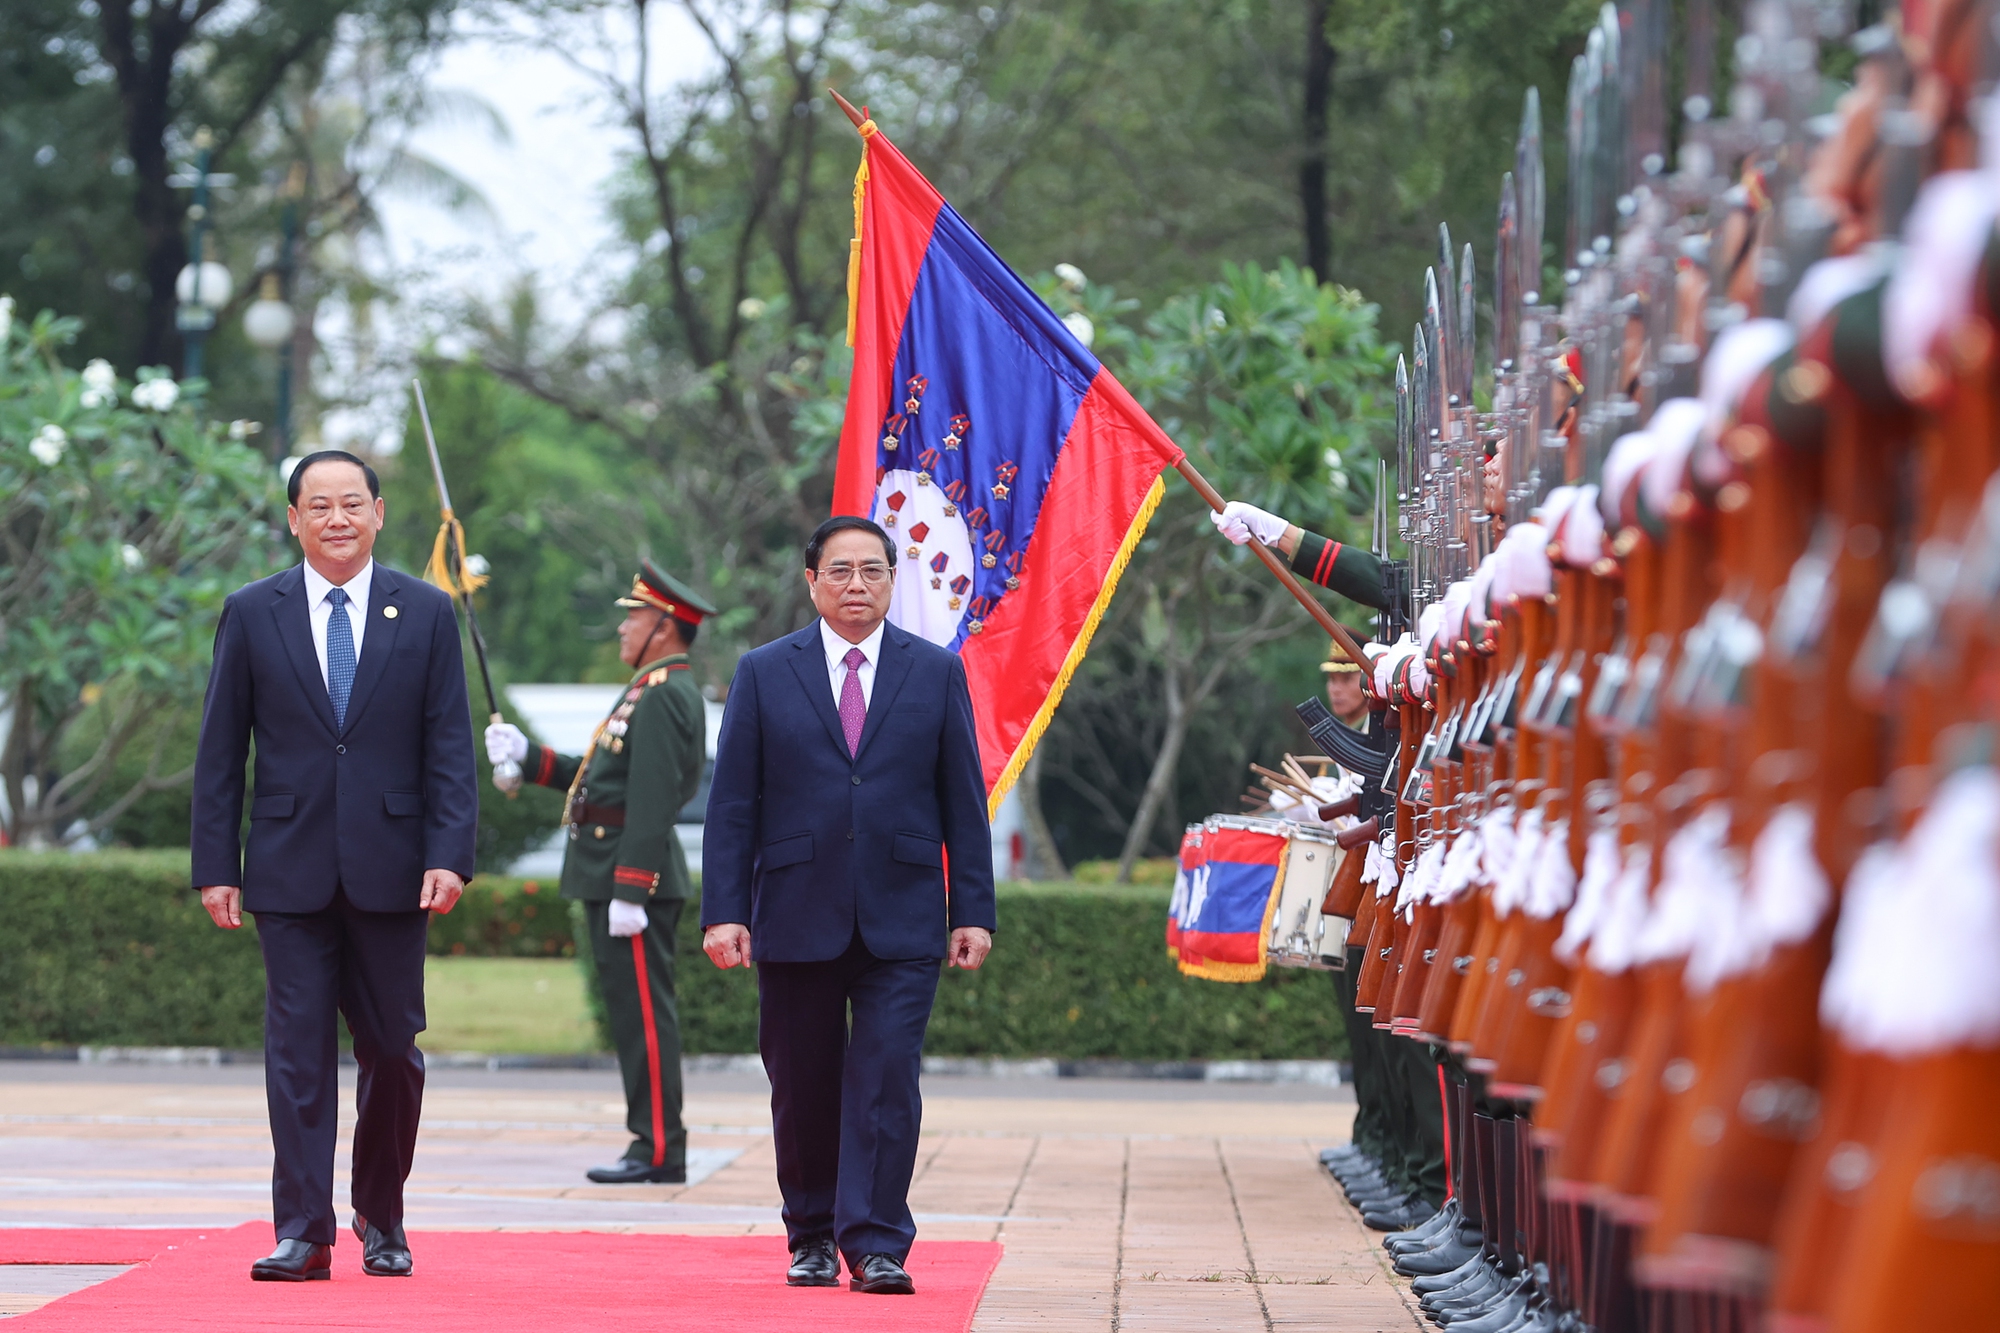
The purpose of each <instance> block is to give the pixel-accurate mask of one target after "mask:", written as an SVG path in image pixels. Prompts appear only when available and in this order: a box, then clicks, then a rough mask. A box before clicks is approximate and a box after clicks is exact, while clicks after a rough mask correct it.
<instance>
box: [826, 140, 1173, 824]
mask: <svg viewBox="0 0 2000 1333" xmlns="http://www.w3.org/2000/svg"><path fill="white" fill-rule="evenodd" d="M861 137H862V142H863V150H862V151H863V157H862V162H861V169H860V171H859V172H858V173H856V176H855V185H854V193H855V231H856V239H855V242H854V248H853V253H852V255H851V259H850V264H849V269H848V341H849V343H850V344H852V346H853V347H854V378H853V381H852V383H851V384H850V386H849V388H848V393H847V416H846V420H845V422H844V424H843V425H842V427H841V434H840V457H839V462H838V465H837V467H836V470H835V475H834V488H833V512H834V513H836V514H864V515H867V516H869V517H871V518H873V519H874V520H875V521H876V522H877V523H880V524H882V526H883V527H884V528H886V529H887V530H888V532H889V535H890V536H891V537H892V538H893V539H894V541H895V544H896V547H897V554H898V557H899V559H898V560H897V565H896V588H895V595H894V600H893V602H892V603H891V605H890V610H889V618H890V619H891V620H893V621H894V622H895V623H896V624H897V625H899V626H901V627H902V628H904V629H906V630H908V631H910V632H911V633H915V634H920V635H922V636H923V637H925V638H927V639H929V640H931V641H932V642H934V643H939V644H942V645H944V646H945V647H948V648H950V649H952V650H953V651H955V652H957V653H958V654H959V656H960V657H961V658H962V659H963V660H964V662H965V670H966V678H967V683H968V685H969V686H970V688H971V692H972V703H973V710H974V713H975V715H976V720H977V723H978V729H979V753H980V756H981V758H982V761H983V762H984V765H985V769H986V787H987V792H988V794H989V800H990V802H991V805H992V807H993V808H994V809H997V808H998V807H999V803H1000V798H1001V797H1002V796H1004V795H1005V794H1006V791H1007V789H1008V788H1009V787H1010V786H1012V785H1013V782H1014V779H1015V778H1016V777H1018V776H1019V774H1020V771H1021V768H1022V766H1023V765H1025V764H1026V763H1027V759H1028V756H1029V754H1030V753H1032V752H1033V750H1034V747H1035V743H1036V741H1038V740H1039V739H1040V737H1041V733H1042V731H1043V729H1044V728H1045V727H1046V726H1047V725H1048V719H1049V716H1050V715H1051V714H1052V713H1053V712H1054V711H1055V706H1056V704H1057V703H1058V702H1059V701H1060V699H1061V697H1062V692H1063V688H1064V687H1065V686H1066V685H1067V684H1068V682H1069V678H1070V676H1071V674H1072V673H1074V671H1075V670H1076V667H1077V665H1078V663H1080V662H1081V661H1082V659H1083V654H1084V651H1085V649H1086V648H1088V647H1089V644H1090V637H1091V634H1092V633H1093V632H1094V631H1095V630H1096V628H1097V624H1098V621H1099V620H1100V619H1101V618H1102V617H1103V614H1104V609H1105V607H1106V606H1107V605H1108V604H1109V603H1110V600H1111V594H1112V592H1113V591H1114V590H1115V589H1116V588H1117V586H1118V577H1119V575H1120V574H1121V573H1123V572H1124V568H1125V565H1126V563H1127V562H1128V561H1129V560H1130V559H1131V555H1132V550H1133V548H1134V547H1135V546H1136V545H1137V544H1138V541H1139V537H1140V535H1141V534H1142V533H1143V532H1144V531H1145V527H1146V522H1147V520H1148V519H1149V518H1151V517H1152V513H1153V510H1154V509H1155V508H1156V507H1157V506H1158V504H1159V502H1160V496H1161V494H1162V493H1163V485H1162V482H1161V480H1160V473H1161V472H1162V471H1163V470H1164V469H1165V468H1168V467H1171V466H1173V465H1174V464H1175V463H1177V462H1179V461H1180V458H1181V451H1180V449H1179V448H1177V447H1176V446H1175V445H1174V442H1173V441H1172V440H1170V439H1168V438H1167V436H1166V433H1165V432H1164V431H1162V430H1161V429H1160V428H1159V426H1158V425H1156V424H1155V423H1154V421H1153V419H1152V418H1151V417H1149V416H1147V415H1146V413H1145V411H1144V410H1143V409H1142V408H1141V407H1140V406H1139V405H1138V404H1137V403H1136V402H1134V401H1133V399H1132V396H1131V395H1130V394H1129V393H1127V392H1126V391H1125V389H1124V387H1123V386H1122V385H1120V384H1119V383H1118V381H1117V380H1115V379H1113V378H1112V377H1111V375H1110V373H1109V372H1107V371H1106V370H1105V369H1104V367H1103V366H1101V365H1099V364H1098V361H1097V358H1096V357H1094V356H1092V355H1091V354H1090V351H1089V349H1088V348H1086V347H1085V346H1084V345H1083V344H1082V343H1081V342H1080V341H1078V339H1077V337H1076V335H1075V334H1073V333H1071V332H1070V331H1069V329H1068V328H1066V327H1064V325H1063V322H1062V321H1061V320H1060V319H1059V318H1057V316H1056V314H1055V312H1054V311H1052V310H1050V309H1049V307H1048V306H1047V304H1046V303H1044V302H1043V301H1042V299H1041V298H1040V297H1038V296H1036V295H1035V293H1034V291H1033V290H1032V289H1031V288H1029V286H1028V285H1027V284H1026V283H1025V282H1023V281H1022V280H1021V279H1020V277H1019V276H1017V275H1016V274H1015V273H1014V271H1013V270H1012V269H1010V268H1009V267H1008V266H1007V265H1006V263H1005V262H1004V261H1002V260H1001V258H1000V257H999V256H998V255H996V254H995V253H993V251H992V249H991V248H989V247H988V246H987V244H986V242H984V241H983V240H981V239H980V238H979V235H978V233H976V232H974V231H973V230H972V228H971V227H969V226H967V225H966V222H965V220H964V219H963V218H961V217H959V215H958V214H957V213H956V212H955V211H953V209H952V207H951V205H949V204H947V203H946V202H945V201H944V197H943V196H942V195H940V194H939V193H938V192H937V191H936V189H934V188H933V187H932V186H931V183H930V182H929V181H927V180H925V179H924V178H923V176H922V175H921V174H920V173H919V172H918V171H917V169H916V168H915V167H913V166H911V165H910V163H909V160H908V159H906V158H905V157H904V156H903V155H902V154H901V153H899V152H897V151H896V148H895V146H894V145H892V144H891V143H890V142H889V141H888V139H887V138H885V137H884V136H883V135H882V134H881V132H880V131H879V130H877V129H876V128H875V122H874V121H872V120H870V121H865V122H863V124H862V126H861Z"/></svg>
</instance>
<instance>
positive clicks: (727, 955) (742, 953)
mask: <svg viewBox="0 0 2000 1333" xmlns="http://www.w3.org/2000/svg"><path fill="white" fill-rule="evenodd" d="M701 951H702V952H703V953H705V954H707V955H708V959H709V961H710V962H712V963H714V964H715V965H716V966H717V967H748V966H750V927H748V926H745V925H741V924H739V923H737V922H734V921H721V922H717V923H716V924H715V925H713V926H710V927H709V928H708V929H707V930H706V931H704V932H703V933H702V937H701Z"/></svg>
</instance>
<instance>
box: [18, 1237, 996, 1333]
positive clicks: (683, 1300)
mask: <svg viewBox="0 0 2000 1333" xmlns="http://www.w3.org/2000/svg"><path fill="white" fill-rule="evenodd" d="M119 1234H120V1233H117V1232H110V1231H107V1232H99V1233H91V1232H88V1231H45V1232H24V1231H11V1232H0V1255H6V1256H14V1255H17V1254H23V1253H34V1254H38V1255H39V1254H46V1255H47V1256H48V1257H45V1258H36V1259H32V1260H22V1259H19V1258H16V1259H14V1262H17V1263H18V1262H36V1263H57V1262H62V1263H106V1262H120V1261H125V1260H130V1259H132V1258H133V1257H135V1256H136V1255H138V1254H140V1253H143V1252H144V1251H145V1250H146V1249H147V1248H148V1247H149V1246H157V1247H158V1249H157V1257H155V1258H154V1259H153V1260H152V1261H151V1262H148V1263H143V1264H142V1265H141V1266H140V1267H137V1268H134V1269H132V1270H131V1271H130V1272H128V1273H126V1274H124V1275H123V1276H120V1277H116V1278H113V1279H112V1280H111V1281H109V1282H105V1283H102V1284H100V1285H98V1286H95V1287H91V1288H89V1289H87V1290H84V1291H79V1292H77V1293H76V1294H74V1295H72V1296H65V1297H63V1298H62V1299H61V1300H59V1301H56V1302H54V1303H53V1304H50V1305H45V1306H43V1307H42V1308H41V1309H40V1310H37V1311H35V1312H33V1313H31V1314H25V1315H19V1316H16V1317H15V1318H13V1319H10V1320H9V1321H8V1327H9V1329H10V1330H11V1329H21V1330H23V1333H40V1331H41V1330H54V1329H78V1330H89V1331H90V1333H140V1331H141V1330H144V1331H145V1333H151V1331H152V1330H165V1329H183V1328H185V1329H197V1328H198V1329H201V1330H203V1333H250V1331H251V1330H259V1331H260V1333H261V1331H262V1330H297V1329H333V1328H338V1329H390V1328H396V1329H421V1330H423V1333H461V1331H462V1333H510V1331H511V1330H516V1329H534V1330H554V1329H559V1330H563V1333H570V1331H571V1330H576V1331H577V1333H595V1331H597V1330H602V1331H603V1333H639V1331H640V1330H644V1333H654V1331H655V1330H672V1331H673V1333H681V1330H688V1331H689V1333H694V1331H696V1330H710V1329H713V1330H717V1333H722V1330H728V1333H761V1330H766V1329H769V1330H781V1329H782V1330H786V1331H787V1333H790V1331H791V1330H796V1329H800V1328H801V1327H804V1326H806V1325H810V1326H811V1333H850V1331H851V1333H905V1331H906V1330H907V1331H908V1333H918V1331H919V1330H921V1333H966V1330H967V1329H969V1328H970V1327H971V1326H972V1314H973V1311H974V1310H975V1309H976V1308H977V1307H978V1305H979V1297H980V1294H981V1293H982V1292H983V1291H985V1289H986V1280H987V1278H989V1277H991V1276H992V1273H993V1268H994V1266H995V1265H996V1264H998V1263H999V1262H1000V1246H999V1245H997V1244H993V1243H991V1242H986V1241H918V1242H917V1247H916V1249H915V1250H913V1251H912V1252H911V1254H910V1263H909V1269H910V1276H911V1277H912V1278H914V1279H915V1280H916V1284H917V1294H916V1295H915V1296H863V1295H860V1294H859V1293H856V1292H851V1291H848V1290H847V1288H846V1287H845V1286H844V1285H843V1286H841V1287H838V1288H816V1289H814V1288H793V1287H787V1286H786V1285H785V1282H784V1270H785V1243H784V1240H783V1239H782V1238H781V1237H777V1236H659V1235H617V1234H606V1233H591V1232H465V1231H418V1232H412V1233H411V1236H410V1248H411V1250H412V1251H413V1252H414V1254H415V1256H416V1266H417V1272H416V1276H415V1277H412V1278H404V1279H396V1278H371V1277H366V1276H363V1274H362V1272H361V1247H360V1245H359V1244H357V1243H356V1242H355V1240H354V1238H353V1237H352V1236H343V1237H342V1243H341V1244H339V1245H337V1246H335V1247H334V1251H333V1280H332V1281H330V1282H306V1283H296V1284H295V1283H283V1282H252V1281H250V1273H249V1268H250V1261H251V1260H252V1259H255V1258H257V1257H258V1256H260V1255H262V1254H265V1253H268V1252H269V1250H270V1248H271V1228H270V1224H269V1223H262V1222H258V1223H249V1224H246V1225H244V1226H240V1227H237V1228H235V1229H234V1230H231V1231H209V1232H206V1233H198V1232H187V1233H170V1232H125V1233H123V1235H124V1236H125V1237H127V1238H139V1237H152V1238H155V1239H151V1240H146V1239H127V1240H125V1241H123V1242H121V1241H119V1240H116V1239H113V1237H116V1236H118V1235H119ZM202 1234H205V1235H206V1236H207V1237H208V1239H206V1240H198V1239H196V1236H198V1235H202ZM86 1237H91V1239H84V1238H86ZM99 1237H101V1239H99ZM161 1238H164V1239H161ZM166 1245H173V1246H175V1247H176V1248H173V1249H166V1248H165V1246H166Z"/></svg>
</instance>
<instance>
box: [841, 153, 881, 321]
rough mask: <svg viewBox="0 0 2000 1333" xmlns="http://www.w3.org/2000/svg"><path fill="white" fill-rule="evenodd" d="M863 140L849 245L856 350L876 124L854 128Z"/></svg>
mask: <svg viewBox="0 0 2000 1333" xmlns="http://www.w3.org/2000/svg"><path fill="white" fill-rule="evenodd" d="M855 132H856V133H858V134H859V135H860V136H861V165H860V166H858V167H856V168H855V169H854V239H853V240H851V241H849V242H848V243H847V345H848V346H849V347H852V346H854V324H855V321H856V320H858V319H859V318H860V317H861V205H862V201H863V200H865V199H866V198H867V197H868V141H869V140H870V139H872V138H874V137H875V122H874V121H872V120H864V121H862V122H861V123H860V124H859V125H857V126H855Z"/></svg>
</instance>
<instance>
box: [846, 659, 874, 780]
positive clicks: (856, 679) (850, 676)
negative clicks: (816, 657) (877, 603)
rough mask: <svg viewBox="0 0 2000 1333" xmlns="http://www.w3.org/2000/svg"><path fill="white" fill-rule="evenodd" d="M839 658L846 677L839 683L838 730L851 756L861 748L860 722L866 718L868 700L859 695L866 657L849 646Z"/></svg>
mask: <svg viewBox="0 0 2000 1333" xmlns="http://www.w3.org/2000/svg"><path fill="white" fill-rule="evenodd" d="M840 660H841V661H842V662H844V663H846V664H847V679H846V680H844V681H842V682H841V685H840V731H841V734H842V735H843V736H845V737H847V753H848V755H849V757H852V756H853V754H854V752H855V751H856V750H858V749H860V748H861V724H862V723H863V722H866V721H867V720H868V701H867V700H865V699H863V698H862V697H861V666H862V664H863V663H864V662H866V661H867V660H868V658H867V657H866V655H864V654H863V653H862V651H861V650H860V649H859V648H849V649H848V650H847V656H845V657H843V658H841V659H840Z"/></svg>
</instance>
